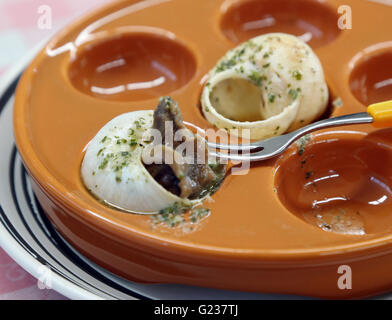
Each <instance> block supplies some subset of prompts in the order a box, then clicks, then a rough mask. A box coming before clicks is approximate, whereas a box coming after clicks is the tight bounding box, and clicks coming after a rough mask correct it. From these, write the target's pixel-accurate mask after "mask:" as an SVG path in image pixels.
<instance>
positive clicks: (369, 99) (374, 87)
mask: <svg viewBox="0 0 392 320" xmlns="http://www.w3.org/2000/svg"><path fill="white" fill-rule="evenodd" d="M391 70H392V48H391V47H389V48H385V49H384V50H382V51H378V52H377V51H376V52H372V53H370V54H367V55H365V56H364V57H362V59H361V61H359V62H358V63H357V64H356V65H355V66H354V70H353V71H352V73H351V75H350V88H351V91H352V93H353V94H354V96H355V97H356V98H357V99H358V100H359V101H360V102H361V103H363V104H364V105H368V104H371V103H376V102H381V101H384V100H389V99H391V98H392V71H391Z"/></svg>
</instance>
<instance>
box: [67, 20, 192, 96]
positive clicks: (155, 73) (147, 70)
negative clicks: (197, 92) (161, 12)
mask: <svg viewBox="0 0 392 320" xmlns="http://www.w3.org/2000/svg"><path fill="white" fill-rule="evenodd" d="M131 31H132V30H127V32H119V33H116V34H115V35H114V36H113V37H112V38H108V37H105V38H104V39H102V41H99V40H96V41H94V42H93V44H87V45H85V46H82V48H80V49H79V51H80V52H79V53H78V54H77V56H76V59H75V60H74V61H73V62H72V64H71V65H70V67H69V78H70V81H71V82H72V84H73V85H74V86H75V88H77V89H78V90H80V91H81V92H83V93H85V94H88V95H91V96H94V97H99V98H101V99H108V100H116V101H139V100H146V99H151V98H158V97H160V96H162V95H165V94H168V93H172V92H173V91H175V90H177V89H179V88H181V87H182V86H184V85H185V84H186V83H187V82H188V81H189V80H190V79H191V78H192V77H193V76H194V74H195V72H196V61H195V58H194V57H193V56H192V53H191V52H189V50H188V49H187V48H186V47H185V46H184V45H182V44H181V43H179V42H178V41H173V39H171V38H170V37H168V36H164V35H162V34H156V33H153V32H149V29H147V30H144V29H142V28H136V30H133V32H131ZM135 31H136V32H135ZM161 33H163V34H165V33H164V32H161Z"/></svg>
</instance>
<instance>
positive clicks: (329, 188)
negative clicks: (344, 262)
mask: <svg viewBox="0 0 392 320" xmlns="http://www.w3.org/2000/svg"><path fill="white" fill-rule="evenodd" d="M390 133H391V131H390V130H389V129H387V130H386V131H385V130H384V133H383V136H384V142H383V143H379V142H378V141H379V140H378V141H377V140H376V139H374V136H373V135H364V134H359V133H357V134H353V133H351V134H350V133H346V134H340V136H339V138H338V137H337V136H334V137H332V136H330V135H329V136H328V134H321V135H319V136H316V137H315V140H314V141H307V142H306V145H305V142H302V145H301V143H300V145H299V146H298V150H295V151H294V152H292V153H291V154H290V155H288V156H287V157H285V158H284V159H282V160H281V161H279V162H278V164H277V170H276V174H275V185H276V189H277V193H278V196H279V198H280V199H281V201H282V203H283V204H284V205H285V206H286V207H287V208H288V209H289V210H290V211H291V212H293V213H294V214H295V215H297V216H298V217H299V218H301V219H303V220H304V221H306V222H308V223H309V224H311V225H314V226H316V227H318V228H321V229H322V230H324V231H328V232H337V233H342V234H349V235H358V236H361V235H364V234H372V233H384V232H390V231H391V226H392V215H391V212H392V191H391V186H392V181H391V180H390V176H391V173H392V171H391V169H390V167H389V166H380V159H390V158H391V157H392V154H391V148H390V146H389V145H390V142H391V141H390V138H389V139H388V135H389V134H390ZM385 138H386V139H385ZM388 140H389V141H388Z"/></svg>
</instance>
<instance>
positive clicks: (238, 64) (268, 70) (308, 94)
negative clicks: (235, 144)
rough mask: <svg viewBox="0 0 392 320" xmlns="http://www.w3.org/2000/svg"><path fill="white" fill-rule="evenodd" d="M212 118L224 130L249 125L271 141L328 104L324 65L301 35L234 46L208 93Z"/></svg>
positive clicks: (253, 133)
mask: <svg viewBox="0 0 392 320" xmlns="http://www.w3.org/2000/svg"><path fill="white" fill-rule="evenodd" d="M201 102H202V110H203V113H204V115H205V117H206V119H207V120H208V121H209V122H210V123H212V124H213V125H215V126H216V127H218V128H221V129H226V130H230V129H238V131H239V135H240V136H244V137H246V136H245V134H244V132H245V131H244V130H243V129H249V132H250V136H248V137H247V138H250V139H266V138H269V137H272V136H276V135H280V134H283V133H285V132H286V131H291V130H295V129H297V128H299V127H301V126H304V125H306V124H309V123H310V122H312V121H314V120H315V119H317V118H318V117H320V116H321V115H322V113H323V112H324V111H325V109H326V107H327V104H328V87H327V84H326V82H325V78H324V71H323V69H322V66H321V63H320V61H319V59H318V57H317V56H316V54H315V53H314V52H313V50H312V49H311V48H310V47H309V46H308V45H307V44H306V43H305V42H303V41H302V40H300V39H299V38H297V37H295V36H292V35H288V34H283V33H271V34H266V35H262V36H258V37H256V38H253V39H251V40H249V41H247V42H245V43H243V44H241V45H239V46H238V47H236V48H235V49H233V50H230V51H229V52H228V53H227V54H226V55H225V56H224V57H223V58H222V59H221V60H220V61H219V62H218V63H217V65H216V66H215V67H214V68H213V69H212V70H211V71H210V73H209V79H208V82H207V83H206V85H205V87H204V89H203V93H202V99H201Z"/></svg>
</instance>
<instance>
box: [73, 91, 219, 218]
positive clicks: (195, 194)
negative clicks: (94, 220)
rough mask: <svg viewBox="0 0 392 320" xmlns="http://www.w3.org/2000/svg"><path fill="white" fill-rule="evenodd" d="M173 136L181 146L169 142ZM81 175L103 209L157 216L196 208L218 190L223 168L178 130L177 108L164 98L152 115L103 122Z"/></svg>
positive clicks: (133, 114) (136, 114) (196, 139)
mask: <svg viewBox="0 0 392 320" xmlns="http://www.w3.org/2000/svg"><path fill="white" fill-rule="evenodd" d="M167 128H169V129H171V130H169V129H167ZM180 133H181V134H180ZM177 136H180V137H181V141H174V142H173V137H174V139H175V138H177ZM158 138H159V139H158ZM192 148H193V150H194V152H191V153H190V156H189V155H188V154H186V151H187V152H189V150H190V149H192ZM145 159H147V160H148V161H149V162H148V163H147V161H146V162H144V160H145ZM81 175H82V179H83V181H84V184H85V185H86V187H87V188H88V190H89V191H90V192H91V193H92V194H93V195H94V196H95V197H97V198H98V199H99V200H101V201H103V202H104V203H106V204H108V205H110V206H112V207H115V208H118V209H121V210H124V211H128V212H133V213H157V212H160V211H162V210H165V209H166V208H169V207H171V206H173V205H174V206H176V207H178V206H181V207H183V208H192V207H193V206H195V205H197V204H199V203H201V202H202V201H203V200H205V199H206V198H207V197H208V196H209V195H210V194H212V193H213V192H215V191H216V190H217V188H218V187H219V185H220V183H221V182H222V180H223V178H224V176H225V166H224V165H220V164H212V163H208V152H207V148H206V144H205V141H204V140H203V139H202V138H201V137H200V136H198V135H197V134H193V133H192V132H191V131H190V130H188V129H187V128H186V127H185V126H184V124H183V120H182V117H181V114H180V109H179V107H178V105H177V103H176V102H174V101H173V100H172V99H170V98H169V97H165V98H161V99H160V100H159V104H158V106H157V108H156V110H155V111H152V110H151V111H149V110H148V111H134V112H130V113H125V114H122V115H120V116H118V117H116V118H114V119H113V120H111V121H110V122H108V123H107V124H106V125H105V126H104V127H103V128H102V129H101V130H100V131H99V132H98V134H97V135H96V136H95V137H94V138H93V139H92V140H91V142H90V143H89V145H88V147H87V150H86V153H85V156H84V159H83V162H82V166H81Z"/></svg>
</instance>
